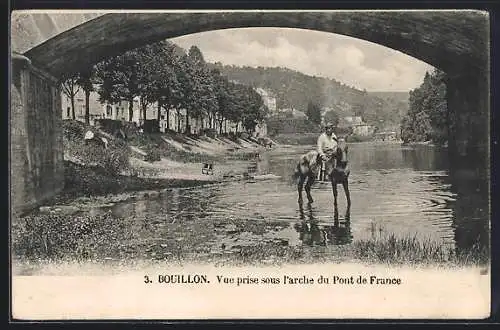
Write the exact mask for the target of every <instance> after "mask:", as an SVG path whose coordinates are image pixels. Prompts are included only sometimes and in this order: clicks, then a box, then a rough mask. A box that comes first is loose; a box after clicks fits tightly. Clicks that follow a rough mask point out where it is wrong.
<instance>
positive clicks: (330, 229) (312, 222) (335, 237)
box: [294, 204, 352, 246]
mask: <svg viewBox="0 0 500 330" xmlns="http://www.w3.org/2000/svg"><path fill="white" fill-rule="evenodd" d="M299 212H300V220H301V222H300V223H297V224H295V226H294V228H295V230H296V231H297V232H298V233H299V239H300V240H301V241H302V242H303V243H304V244H306V245H309V246H312V245H315V244H316V245H323V246H324V245H344V244H349V243H351V242H352V234H351V219H350V218H351V211H350V207H348V208H347V209H346V213H345V216H344V219H343V221H339V214H338V209H337V208H335V211H334V222H333V225H327V224H319V223H318V221H317V220H316V219H315V218H314V214H313V210H312V207H311V205H308V208H307V218H306V214H305V212H304V208H303V207H302V204H299Z"/></svg>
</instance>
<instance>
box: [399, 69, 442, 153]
mask: <svg viewBox="0 0 500 330" xmlns="http://www.w3.org/2000/svg"><path fill="white" fill-rule="evenodd" d="M445 77H446V76H445V73H444V72H442V71H439V70H437V69H435V70H434V71H433V72H431V73H429V72H426V74H425V77H424V81H423V82H422V84H421V85H420V86H419V87H418V88H415V89H414V90H412V91H410V108H409V110H408V113H407V114H406V116H405V117H404V118H403V120H402V122H401V139H402V140H403V141H404V142H406V143H408V142H423V141H430V142H433V143H437V144H443V143H445V142H447V141H448V127H449V125H451V123H450V121H449V120H450V117H449V116H448V107H447V103H446V83H445Z"/></svg>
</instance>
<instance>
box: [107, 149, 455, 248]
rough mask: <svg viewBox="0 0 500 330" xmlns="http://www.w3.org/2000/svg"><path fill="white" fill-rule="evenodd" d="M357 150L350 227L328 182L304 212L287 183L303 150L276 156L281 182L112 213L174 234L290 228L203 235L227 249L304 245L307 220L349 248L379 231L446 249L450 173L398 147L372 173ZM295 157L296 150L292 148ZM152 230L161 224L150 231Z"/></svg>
mask: <svg viewBox="0 0 500 330" xmlns="http://www.w3.org/2000/svg"><path fill="white" fill-rule="evenodd" d="M355 148H356V146H353V148H352V151H351V152H352V153H353V154H354V159H355V160H356V159H357V160H359V163H356V162H354V163H353V164H352V167H351V170H352V172H351V173H352V174H351V177H350V184H349V187H350V191H351V199H352V206H351V209H350V224H349V226H348V227H345V226H344V227H342V226H341V227H339V228H334V229H332V228H333V227H332V226H333V224H334V212H333V196H332V188H331V185H330V184H329V183H322V182H316V183H315V184H314V186H313V189H312V194H313V198H314V200H315V201H314V203H313V205H312V206H311V207H310V208H309V209H308V208H307V207H304V208H303V209H302V211H301V209H300V208H299V205H298V204H297V192H296V187H295V186H294V185H293V184H291V183H290V180H289V177H290V175H291V173H292V172H293V168H294V166H295V162H296V159H297V157H298V154H299V151H295V152H296V153H295V154H294V155H289V154H281V155H277V156H276V157H279V158H277V159H275V160H274V161H271V162H270V167H269V171H270V173H273V174H276V175H278V176H281V178H276V179H272V180H265V181H257V182H254V183H247V182H245V181H239V182H226V183H222V184H214V185H210V186H204V187H190V188H189V189H182V188H181V189H171V190H167V191H164V192H162V194H160V196H157V197H155V198H151V199H147V198H146V199H145V200H140V201H138V200H135V201H126V202H120V203H117V204H116V205H115V206H113V207H111V208H108V209H111V210H112V211H113V212H114V213H115V214H116V215H117V216H120V217H123V218H134V219H138V221H143V220H144V219H149V220H150V221H152V222H154V223H155V224H156V225H157V226H160V225H161V226H162V227H164V228H165V229H164V230H165V231H171V230H173V227H172V228H171V227H169V226H171V225H172V226H174V225H178V227H175V230H181V231H182V230H187V229H185V228H187V227H189V228H194V229H193V230H195V231H196V230H201V229H199V228H198V227H196V226H202V227H203V226H205V227H207V228H208V227H210V226H213V224H214V223H218V222H221V223H234V224H237V223H239V222H242V221H251V222H255V223H262V226H265V225H266V224H268V223H271V222H273V221H281V222H285V223H288V224H289V226H286V227H284V228H281V229H280V230H278V231H274V230H273V231H269V232H266V233H265V234H255V233H245V234H241V232H238V234H237V235H236V234H235V233H233V234H231V235H236V236H234V237H229V236H227V235H229V234H228V233H227V231H226V232H223V233H221V234H217V235H216V236H213V237H211V238H210V237H208V236H207V238H206V239H207V240H210V241H212V240H213V241H214V242H216V241H218V240H220V241H222V242H224V244H225V245H226V246H232V245H235V244H236V243H234V242H239V243H238V244H239V245H241V244H240V243H241V241H244V242H247V243H248V242H252V244H260V243H262V239H264V240H266V239H274V238H276V239H278V238H279V239H284V240H286V241H287V242H288V244H290V245H297V244H302V243H303V240H301V239H300V238H301V237H302V236H304V235H303V234H300V232H299V231H297V230H296V229H295V228H294V226H296V225H297V224H301V223H304V222H315V223H316V224H319V225H318V227H319V230H320V232H321V231H325V230H326V231H328V230H329V231H328V232H329V233H330V234H329V235H331V238H329V240H330V241H332V242H343V243H345V244H348V243H349V242H351V241H352V239H346V237H347V238H348V237H352V238H354V239H363V238H370V237H373V235H381V234H395V235H397V236H408V235H410V236H412V235H417V236H419V237H423V238H429V239H431V240H434V241H436V242H446V243H447V244H448V243H450V242H453V241H454V239H455V230H456V224H455V222H456V221H455V220H454V217H456V214H455V213H456V212H455V209H456V207H455V206H456V202H457V194H455V193H453V192H452V191H451V184H450V182H449V179H448V176H447V173H446V172H445V171H442V170H440V169H437V170H436V171H431V170H425V171H419V170H416V169H415V164H414V163H413V162H414V161H415V160H414V159H406V160H405V159H402V158H401V157H402V156H401V151H400V150H396V149H394V148H393V149H394V150H393V149H390V150H389V149H388V150H389V151H387V150H384V151H383V152H389V153H390V154H388V156H387V157H389V158H391V157H392V158H394V159H393V162H392V163H390V164H389V163H388V168H380V166H382V165H381V164H383V161H384V159H385V158H386V156H385V155H386V154H384V157H382V158H381V159H379V160H377V163H376V166H378V167H379V168H369V165H370V162H366V164H368V165H363V166H365V167H364V168H361V165H360V164H361V160H362V159H361V158H360V157H358V156H359V155H358V156H356V155H355V153H356V150H355ZM291 152H294V151H293V149H292V150H291ZM300 152H302V149H300ZM360 152H361V151H360ZM370 152H371V151H370ZM392 152H394V153H392ZM271 157H272V155H271ZM356 157H358V158H356ZM374 157H375V156H374ZM398 157H399V158H398ZM394 164H396V165H399V166H400V167H397V166H395V165H394ZM417 165H418V164H417ZM357 166H358V168H357ZM367 166H368V167H367ZM426 166H427V165H426ZM338 191H339V197H338V198H339V210H338V211H339V219H340V221H343V219H344V218H345V214H344V213H345V211H346V202H345V195H344V192H343V189H342V187H341V186H339V187H338ZM165 223H166V224H165ZM183 226H185V227H183ZM154 228H157V227H153V229H150V230H154ZM144 230H147V229H144ZM162 230H163V229H162ZM341 232H342V234H340V233H341ZM238 235H240V236H241V235H243V236H242V237H240V236H238ZM301 235H302V236H301ZM342 235H344V236H342ZM238 237H239V238H238ZM306 237H307V235H306ZM326 237H328V234H327V235H326ZM302 238H303V239H304V237H302ZM226 241H227V242H226ZM327 241H328V239H327ZM256 242H257V243H256ZM259 242H260V243H259ZM233 243H234V244H233ZM238 244H236V245H238ZM245 244H246V243H245ZM249 244H250V243H249Z"/></svg>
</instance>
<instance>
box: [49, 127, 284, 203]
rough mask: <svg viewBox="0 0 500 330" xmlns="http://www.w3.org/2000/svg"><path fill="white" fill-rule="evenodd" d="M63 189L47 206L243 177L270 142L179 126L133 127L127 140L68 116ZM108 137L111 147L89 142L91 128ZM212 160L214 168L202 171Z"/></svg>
mask: <svg viewBox="0 0 500 330" xmlns="http://www.w3.org/2000/svg"><path fill="white" fill-rule="evenodd" d="M63 129H64V140H63V143H64V158H65V162H64V166H65V185H64V189H63V191H62V192H61V193H60V194H58V195H57V196H55V197H54V198H53V199H51V200H49V201H46V202H45V203H44V206H47V205H49V206H50V205H56V204H64V203H69V202H71V201H72V200H73V199H77V198H91V197H92V198H96V197H99V196H106V195H109V194H124V193H127V192H129V193H130V194H131V195H134V192H138V191H147V190H161V189H165V188H174V187H176V188H185V187H191V186H198V185H204V184H209V183H214V182H221V181H225V180H231V179H239V178H241V177H243V176H244V175H245V174H246V173H248V164H249V161H250V160H255V155H256V154H258V153H260V152H262V151H263V150H264V149H265V148H264V147H263V146H261V145H260V144H259V141H257V140H255V139H252V138H251V137H248V136H245V135H241V136H236V135H232V136H219V137H207V136H186V135H183V134H179V133H176V132H168V133H153V134H146V133H139V132H132V134H130V136H129V138H127V139H126V140H123V139H120V138H118V137H116V134H115V133H116V132H111V131H106V130H104V129H98V128H95V127H93V126H89V125H86V124H84V123H82V122H78V121H74V120H65V121H64V122H63ZM88 131H92V132H93V133H94V134H95V135H96V136H98V137H99V138H105V139H106V141H107V148H104V147H103V146H102V145H99V144H95V143H86V141H85V140H84V139H83V137H84V135H85V134H86V132H88ZM274 145H275V146H276V145H277V144H276V143H275V144H274ZM207 164H209V165H210V166H211V167H212V170H211V171H210V172H209V173H203V171H202V169H203V168H204V167H205V166H206V165H207Z"/></svg>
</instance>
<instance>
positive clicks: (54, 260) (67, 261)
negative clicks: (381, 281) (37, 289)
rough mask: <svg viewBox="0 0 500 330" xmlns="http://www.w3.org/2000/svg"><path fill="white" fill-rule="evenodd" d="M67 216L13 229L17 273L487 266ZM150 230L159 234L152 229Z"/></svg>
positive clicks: (244, 232)
mask: <svg viewBox="0 0 500 330" xmlns="http://www.w3.org/2000/svg"><path fill="white" fill-rule="evenodd" d="M148 197H149V198H154V196H148ZM66 211H67V212H65V210H59V211H57V210H56V211H53V210H46V211H44V213H42V214H38V215H33V216H29V217H26V218H23V219H21V221H19V222H16V223H14V224H13V226H12V242H13V256H12V257H13V271H14V272H15V273H16V274H18V275H36V274H39V272H40V271H42V270H44V269H45V270H46V269H47V268H48V269H50V268H52V270H53V271H54V272H57V270H58V269H59V270H64V269H66V270H67V269H68V265H69V266H70V267H69V268H70V269H71V267H73V269H77V267H78V265H86V264H92V265H94V267H95V269H96V270H98V269H100V268H113V267H116V266H127V265H128V266H133V265H137V264H144V263H149V264H155V263H161V264H184V263H191V264H200V265H202V264H209V265H216V266H282V265H299V264H313V263H333V264H340V263H359V264H364V265H393V266H406V267H408V266H409V267H416V268H418V267H441V268H447V269H449V268H454V267H471V266H472V267H483V268H487V267H488V263H489V253H488V251H487V250H486V249H480V248H478V247H475V248H473V249H471V250H469V251H467V252H457V251H456V250H455V249H454V248H452V247H449V246H444V245H442V244H439V243H435V242H431V241H426V240H421V239H417V238H416V237H415V236H403V237H401V236H396V235H394V234H392V233H386V234H385V235H383V236H379V237H375V238H371V239H355V240H354V241H353V242H352V243H350V244H345V245H330V244H328V243H326V242H323V243H320V242H315V243H313V244H307V243H305V242H304V243H302V244H296V245H295V244H290V242H289V241H288V240H287V239H285V238H283V237H282V235H280V233H281V232H282V231H286V230H291V229H290V226H291V224H290V223H288V222H286V221H265V220H263V221H254V220H244V219H241V220H234V219H228V220H224V221H220V220H219V221H216V222H204V224H203V225H202V226H200V224H199V221H198V220H199V219H193V220H192V221H191V220H184V221H182V222H176V221H175V220H174V221H168V219H163V220H159V219H156V220H155V219H144V221H136V220H134V219H124V218H120V217H116V216H114V215H112V214H111V213H104V214H99V215H94V214H92V213H91V212H87V211H85V210H82V209H80V210H79V211H78V212H75V211H76V210H66ZM68 214H71V216H68ZM153 227H154V228H156V229H154V230H152V228H153ZM146 232H147V235H146V234H145V233H146ZM298 234H299V233H297V235H298ZM302 235H307V233H303V234H302ZM71 265H73V266H71ZM53 275H59V274H57V273H54V274H53Z"/></svg>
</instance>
